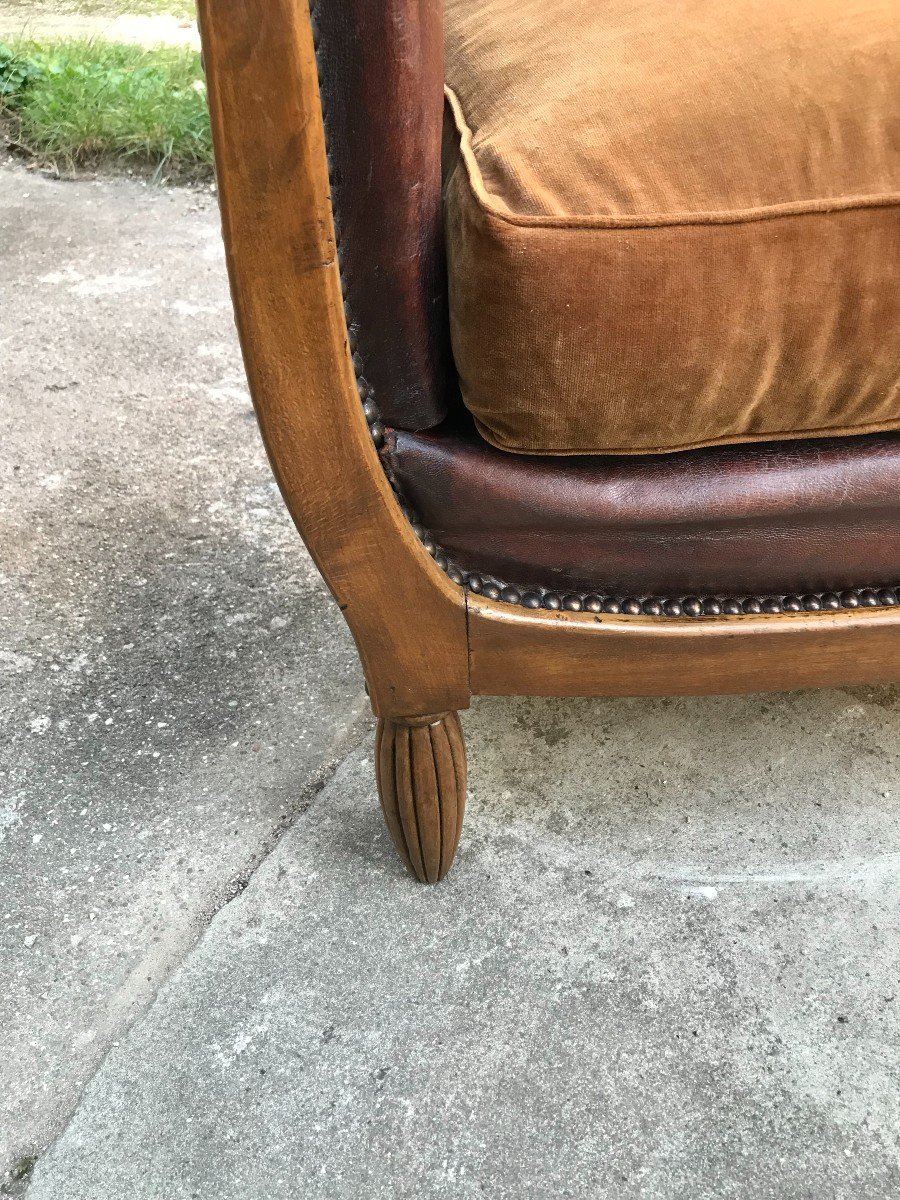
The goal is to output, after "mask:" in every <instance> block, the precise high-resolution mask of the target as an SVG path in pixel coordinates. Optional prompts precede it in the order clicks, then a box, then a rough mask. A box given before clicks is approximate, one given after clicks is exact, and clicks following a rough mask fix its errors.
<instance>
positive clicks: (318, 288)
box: [200, 0, 900, 882]
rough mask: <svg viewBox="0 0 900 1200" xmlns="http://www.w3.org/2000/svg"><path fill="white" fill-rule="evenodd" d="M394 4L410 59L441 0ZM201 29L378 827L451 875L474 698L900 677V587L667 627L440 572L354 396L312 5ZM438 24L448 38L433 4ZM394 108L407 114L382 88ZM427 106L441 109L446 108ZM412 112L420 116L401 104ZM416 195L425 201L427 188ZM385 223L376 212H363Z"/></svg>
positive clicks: (277, 411) (360, 391)
mask: <svg viewBox="0 0 900 1200" xmlns="http://www.w3.org/2000/svg"><path fill="white" fill-rule="evenodd" d="M398 6H399V7H401V8H403V10H404V12H405V16H406V19H407V21H408V23H409V24H408V28H409V29H412V31H413V33H412V34H411V35H410V37H411V44H412V46H413V50H412V51H411V52H409V53H411V54H412V60H413V62H415V54H416V53H419V52H420V50H421V40H420V41H418V42H417V40H416V36H415V23H416V21H418V20H421V19H422V17H421V14H422V12H424V11H426V10H435V9H437V3H436V0H434V2H430V0H395V4H394V7H398ZM351 7H356V8H359V7H360V4H359V3H357V4H356V5H355V6H353V5H351ZM362 7H363V8H365V3H362ZM200 17H201V30H202V34H203V45H204V59H205V66H206V72H207V78H208V87H209V101H210V111H211V115H212V124H213V133H214V139H215V149H216V162H217V171H218V181H219V192H220V203H221V211H222V225H223V232H224V238H225V246H226V251H227V259H228V268H229V273H230V279H231V286H232V293H233V298H234V306H235V312H236V318H237V324H238V329H239V333H240V339H241V345H242V348H243V353H244V359H245V363H246V368H247V375H248V379H249V385H250V390H251V393H252V396H253V401H254V404H255V406H256V410H257V413H258V417H259V424H260V428H261V430H262V436H263V438H264V441H265V445H266V449H267V451H268V454H269V458H270V460H271V463H272V467H273V470H274V473H275V476H276V478H277V480H278V484H279V486H280V488H281V491H282V494H283V496H284V499H285V502H286V504H287V506H288V508H289V510H290V513H291V516H292V517H293V519H294V521H295V523H296V525H297V528H298V530H299V531H300V534H301V535H302V537H303V540H304V541H305V543H306V545H307V547H308V548H309V551H310V553H311V554H312V556H313V559H314V560H315V562H316V565H317V567H318V568H319V570H320V571H321V573H322V575H323V576H324V578H325V580H326V582H327V584H328V586H329V588H330V590H331V592H332V593H333V595H334V597H335V599H336V600H337V602H338V604H339V606H340V609H341V611H342V613H343V614H344V617H345V619H346V621H347V624H348V625H349V627H350V629H351V631H352V633H353V636H354V638H355V640H356V644H357V646H358V649H359V654H360V659H361V661H362V666H363V670H364V672H365V677H366V681H367V685H368V691H369V695H370V697H371V702H372V708H373V710H374V712H375V714H376V716H377V717H378V731H377V753H376V765H377V775H378V786H379V792H380V795H381V800H382V805H383V808H384V812H385V817H386V820H387V824H388V827H389V829H390V832H391V835H392V837H393V839H394V841H395V843H396V845H397V848H398V850H399V851H400V853H401V854H402V856H403V857H404V859H405V861H406V862H407V864H408V865H409V866H410V867H411V869H412V870H413V871H414V872H415V874H416V875H417V876H418V877H419V878H420V879H422V880H425V881H428V882H435V881H436V880H438V879H440V878H442V877H443V875H444V874H445V873H446V871H447V870H448V869H449V866H450V865H451V863H452V860H453V856H454V854H455V852H456V847H457V843H458V840H459V833H460V829H461V824H462V814H463V807H464V801H465V786H466V784H465V775H466V771H465V751H464V746H463V740H462V734H461V731H460V726H459V721H458V717H457V715H456V714H457V712H458V710H460V709H463V708H466V707H468V704H469V698H470V696H471V695H473V694H490V695H553V696H596V695H659V694H684V693H715V692H743V691H764V690H772V689H791V688H804V687H816V686H826V685H830V684H837V683H840V684H854V683H863V682H887V681H892V680H896V679H898V678H900V609H898V608H897V607H896V606H895V595H894V594H893V593H891V595H890V596H882V598H881V601H879V599H878V598H877V597H876V598H875V599H874V602H872V601H871V600H870V599H869V598H868V597H867V596H866V595H865V594H864V593H862V592H861V593H860V596H861V597H862V598H861V599H859V597H857V599H856V602H855V605H856V606H854V607H849V608H848V607H842V608H840V609H838V610H836V611H830V610H828V608H827V607H824V608H823V607H820V609H819V611H784V608H785V607H787V608H788V609H790V607H791V605H790V604H787V605H786V606H785V605H783V604H781V605H779V604H776V605H774V607H776V608H779V607H780V608H781V609H782V611H776V612H765V611H762V612H750V613H747V614H743V613H742V614H741V615H737V614H733V613H729V612H728V611H725V612H722V611H721V606H715V607H717V608H719V611H718V612H716V613H715V614H713V615H701V616H698V618H697V619H690V620H688V619H672V618H671V617H668V616H666V615H665V613H662V614H661V615H659V616H653V615H644V614H643V613H642V612H639V613H638V614H635V615H632V614H630V613H629V612H623V611H621V606H619V605H616V604H612V605H607V606H606V607H607V608H613V609H616V608H619V609H620V611H618V612H616V611H604V607H603V605H602V604H601V605H596V604H595V605H591V604H586V603H583V602H582V601H583V598H582V600H578V599H577V598H576V599H575V600H574V601H572V606H573V607H575V608H578V607H580V608H581V609H582V611H568V610H567V608H566V607H565V606H564V605H563V604H562V603H560V602H559V601H557V602H556V603H555V604H554V606H553V607H541V608H538V609H529V608H527V607H524V606H523V605H522V604H521V603H518V602H516V601H519V600H520V599H521V597H519V596H518V595H517V594H513V595H510V596H507V597H506V600H504V599H503V598H501V597H500V595H499V593H498V589H497V588H496V587H493V588H487V589H484V588H481V590H480V594H479V591H478V590H477V581H475V582H474V583H473V580H474V577H472V579H470V578H468V577H466V576H464V574H463V572H462V571H460V570H459V569H458V568H456V567H454V566H453V564H447V563H446V561H445V560H444V558H443V556H442V554H441V552H440V549H439V548H438V547H436V546H435V545H434V542H433V540H432V539H431V538H430V536H429V535H428V533H427V531H425V530H423V529H421V528H420V527H418V526H416V525H415V524H414V523H413V521H412V520H411V516H412V514H411V513H410V511H409V509H408V507H407V506H406V504H405V503H404V500H403V497H402V496H399V495H398V494H397V493H396V492H395V490H394V488H393V487H392V481H391V480H390V479H389V478H388V477H387V475H386V472H385V470H384V468H383V466H382V463H381V461H380V459H379V455H378V446H379V444H380V441H381V439H382V438H383V436H384V434H383V427H382V425H381V420H380V417H379V413H378V409H377V406H375V405H373V404H372V403H370V402H369V397H367V395H366V389H365V388H364V387H363V388H361V387H360V370H359V362H358V356H357V355H356V354H355V351H354V349H353V343H354V336H353V331H352V327H351V328H348V325H349V324H350V322H349V317H348V313H349V309H348V308H347V307H346V306H345V295H344V291H346V286H345V282H344V280H343V278H342V276H343V271H342V259H343V247H341V248H340V249H339V244H338V238H337V235H336V221H335V213H334V211H333V206H332V193H333V180H330V177H329V156H328V154H327V152H326V134H325V125H324V123H323V108H322V98H321V92H320V78H319V69H318V64H317V45H316V43H315V40H314V25H315V20H314V17H315V14H313V18H311V15H310V11H309V9H308V8H307V7H306V4H305V2H304V0H200ZM434 19H435V18H434V14H433V13H432V15H431V16H429V17H428V20H429V21H433V20H434ZM436 19H437V21H438V25H437V29H438V31H440V15H439V12H438V15H437V18H436ZM417 47H418V49H417ZM430 53H432V54H433V53H434V46H433V45H432V46H431V50H430ZM401 67H402V64H401V66H400V67H398V66H397V64H396V63H395V62H394V60H393V59H391V60H390V61H388V62H387V63H386V64H385V63H382V64H381V69H382V70H383V71H386V72H388V74H390V73H391V72H393V75H392V78H393V79H394V80H395V81H396V79H397V78H401V77H402V78H401V82H402V83H403V87H406V88H407V89H408V88H409V87H410V86H415V85H416V79H417V76H416V73H415V71H413V72H412V75H411V76H410V74H409V72H408V71H407V74H406V76H403V72H402V70H401ZM410 80H411V81H412V83H410ZM439 82H441V81H439ZM385 95H386V97H387V99H386V103H387V102H389V101H390V102H391V103H394V104H397V103H398V102H399V100H398V92H397V88H396V87H394V88H393V90H392V87H391V84H390V80H389V81H388V84H387V85H386V88H385ZM432 101H433V104H434V105H438V106H439V104H440V98H439V96H438V97H432ZM404 102H405V103H406V104H409V103H411V102H412V100H411V97H410V96H409V94H408V91H407V94H406V96H405V101H404ZM398 119H399V117H398ZM351 151H352V147H351ZM401 167H402V168H403V169H404V170H408V171H410V172H415V171H416V170H417V169H418V167H417V164H416V163H415V162H413V163H411V164H406V165H405V166H404V165H403V164H402V163H401ZM435 178H437V180H438V183H437V187H438V189H439V164H438V163H433V164H429V179H430V180H432V181H433V180H434V179H435ZM405 184H406V190H407V191H409V190H410V189H412V190H413V192H414V191H415V188H416V187H417V179H416V178H415V177H414V176H412V177H410V178H408V179H407V180H406V181H405ZM438 197H439V190H438ZM378 217H379V212H378V209H377V206H374V210H373V211H372V212H371V213H370V214H369V218H370V220H371V221H373V222H375V221H377V220H378ZM422 253H423V254H426V253H428V250H427V247H426V248H424V249H423V251H422ZM442 568H443V569H442ZM464 583H466V584H467V586H463V584H464ZM485 592H487V593H489V594H485ZM492 597H493V598H492ZM509 600H512V601H513V602H507V601H509ZM848 603H850V604H854V600H853V598H852V597H851V598H850V599H849V600H848ZM869 603H872V607H868V606H867V605H868V604H869ZM592 607H593V608H599V610H600V611H585V609H590V608H592ZM732 607H735V606H734V605H732ZM755 607H757V608H759V607H760V606H759V605H756V606H755ZM794 607H797V606H794Z"/></svg>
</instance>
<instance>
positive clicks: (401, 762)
mask: <svg viewBox="0 0 900 1200" xmlns="http://www.w3.org/2000/svg"><path fill="white" fill-rule="evenodd" d="M375 770H376V774H377V778H378V794H379V796H380V798H381V807H382V810H383V812H384V819H385V822H386V824H387V827H388V830H389V831H390V835H391V838H392V839H393V842H394V845H395V846H396V847H397V850H398V851H399V853H400V857H401V858H402V859H403V861H404V862H405V863H406V865H407V867H408V868H409V869H410V871H412V872H413V874H414V875H415V876H416V878H417V879H419V880H421V882H422V883H437V882H439V880H441V879H443V878H444V876H445V875H446V874H447V872H448V871H449V870H450V867H451V866H452V864H453V859H454V857H455V855H456V849H457V846H458V845H459V838H460V834H461V833H462V823H463V815H464V813H465V806H466V750H465V743H464V742H463V735H462V728H461V726H460V723H459V717H458V715H457V714H456V713H455V712H451V713H445V714H439V715H435V716H431V717H422V718H420V719H419V720H418V721H415V722H413V723H408V722H405V721H392V720H385V719H382V720H380V721H379V722H378V726H377V729H376V731H375Z"/></svg>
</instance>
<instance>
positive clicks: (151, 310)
mask: <svg viewBox="0 0 900 1200" xmlns="http://www.w3.org/2000/svg"><path fill="white" fill-rule="evenodd" d="M0 294H2V297H3V303H2V308H0V356H2V372H0V391H2V398H0V408H2V428H3V432H2V441H0V479H2V483H0V546H2V554H0V590H2V596H3V602H2V604H0V723H2V729H3V733H2V739H0V978H2V988H0V1180H2V1178H3V1176H4V1172H6V1171H8V1170H10V1169H12V1168H14V1167H15V1166H16V1164H20V1165H21V1164H22V1163H23V1162H25V1161H26V1160H27V1158H28V1157H29V1156H32V1155H34V1154H39V1153H41V1152H42V1150H43V1149H44V1147H45V1146H46V1144H47V1142H48V1141H49V1140H51V1139H52V1138H53V1137H54V1136H55V1135H56V1134H57V1133H58V1132H59V1131H60V1129H61V1128H62V1127H63V1125H64V1124H65V1121H66V1120H67V1118H68V1115H69V1113H70V1112H71V1110H72V1108H73V1106H74V1105H75V1103H76V1102H77V1099H78V1096H79V1094H80V1092H81V1089H82V1087H83V1085H84V1084H85V1082H86V1081H87V1080H88V1079H89V1078H90V1076H91V1074H92V1073H93V1071H94V1070H95V1069H96V1066H97V1064H98V1063H99V1062H100V1061H101V1060H102V1058H103V1056H104V1055H105V1053H106V1052H107V1050H108V1049H109V1047H110V1046H111V1045H113V1044H114V1043H115V1042H116V1041H117V1039H118V1038H119V1037H120V1036H121V1035H122V1032H123V1030H125V1029H126V1028H127V1027H128V1025H129V1023H130V1022H131V1021H132V1020H133V1019H134V1017H135V1016H136V1015H137V1014H138V1013H140V1012H141V1011H142V1010H143V1008H144V1007H145V1006H146V1005H147V1004H148V1003H149V1001H150V1000H151V999H152V997H153V995H154V994H155V992H156V990H157V988H158V987H159V986H160V984H161V983H162V982H163V981H164V980H165V979H166V978H167V977H168V975H169V974H170V973H171V971H172V970H173V969H174V967H175V966H177V964H178V963H179V962H180V961H181V960H182V959H183V957H184V956H185V954H186V953H187V952H188V951H189V949H190V947H191V946H192V945H193V944H194V942H195V941H196V939H197V938H198V937H199V935H200V933H201V932H202V930H203V929H204V928H205V927H206V925H207V923H208V922H209V920H210V919H211V917H212V915H213V914H214V913H215V911H216V909H217V908H218V907H219V906H221V904H223V903H225V902H226V901H227V900H228V899H229V897H230V896H232V895H233V894H234V893H235V891H236V890H239V889H240V888H241V887H242V886H243V884H244V882H245V880H246V878H247V877H248V875H249V873H250V872H251V871H252V869H253V867H254V865H255V863H256V862H257V861H259V859H260V857H261V856H262V855H263V854H264V853H265V852H266V850H267V849H268V848H269V847H270V846H271V845H272V844H273V842H274V841H275V840H277V837H278V836H279V835H280V834H281V832H282V830H283V828H284V827H285V825H286V824H287V823H288V822H289V821H290V820H291V819H292V818H293V816H294V815H295V814H296V812H297V811H299V810H300V809H301V808H302V807H303V805H304V804H305V803H307V802H308V798H309V795H310V794H311V791H312V790H313V789H314V788H315V786H316V785H317V783H318V782H319V781H320V780H321V779H322V778H323V777H324V774H325V773H326V772H327V770H328V769H329V768H330V765H331V764H332V763H333V762H334V761H335V760H336V759H338V758H340V757H341V756H342V755H343V754H344V753H345V751H346V749H347V748H348V747H349V746H350V745H352V744H353V742H354V741H355V740H357V739H358V738H359V737H360V736H361V733H362V731H363V730H364V729H365V728H366V727H367V725H366V723H367V720H368V718H367V717H365V716H364V715H363V714H364V712H365V710H366V706H365V704H364V699H365V697H364V694H363V690H362V677H361V673H360V671H359V668H358V665H357V661H356V655H355V652H354V649H353V645H352V641H351V639H350V637H349V635H348V634H347V632H346V629H345V627H344V624H343V622H342V620H341V619H340V615H339V613H338V612H337V610H336V608H335V607H334V606H333V604H332V603H331V601H330V598H329V597H328V595H327V592H326V591H325V589H324V587H323V585H322V583H321V581H320V579H319V576H318V574H317V572H316V571H315V570H314V568H313V566H312V564H311V562H310V560H309V557H308V555H307V554H306V552H305V550H304V549H303V546H302V543H301V542H300V540H299V538H298V537H297V536H296V534H295V532H294V530H293V528H292V526H291V525H290V522H289V520H288V518H287V516H286V514H285V511H284V508H283V505H282V503H281V500H280V497H279V495H278V492H277V489H276V488H275V486H274V483H273V481H272V477H271V473H270V471H269V469H268V465H267V463H266V461H265V456H264V454H263V451H262V447H261V443H260V439H259V435H258V432H257V429H256V425H255V421H254V417H253V411H252V408H251V405H250V401H249V397H248V395H247V391H246V384H245V380H244V374H243V370H242V365H241V361H240V355H239V352H238V348H237V340H236V336H235V332H234V328H233V324H232V318H231V306H230V301H229V297H228V289H227V283H226V279H225V272H224V263H223V255H222V246H221V240H220V236H219V223H218V212H217V208H216V201H215V197H214V196H212V195H210V194H209V193H208V192H203V191H184V190H171V191H166V190H162V189H153V188H149V187H146V186H142V185H140V184H134V183H127V182H124V181H119V182H81V183H63V182H54V181H50V180H48V179H46V178H44V177H42V176H41V175H39V174H34V173H31V172H26V171H24V170H22V169H20V168H19V167H17V166H15V165H9V164H8V165H6V166H5V167H2V168H0Z"/></svg>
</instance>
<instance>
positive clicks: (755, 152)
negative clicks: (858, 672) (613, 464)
mask: <svg viewBox="0 0 900 1200" xmlns="http://www.w3.org/2000/svg"><path fill="white" fill-rule="evenodd" d="M445 29H446V34H445V39H446V64H447V65H446V78H447V97H448V109H449V112H450V114H451V117H452V131H451V136H450V139H449V147H448V149H449V153H448V155H447V165H446V168H445V204H444V209H445V221H446V233H447V247H448V263H449V280H450V308H451V333H452V339H453V347H454V354H455V358H456V362H457V367H458V370H459V375H460V383H461V389H462V393H463V398H464V400H465V403H466V404H467V406H468V407H469V409H470V410H471V412H472V413H473V414H474V416H475V418H476V421H477V424H478V427H479V429H480V431H481V433H482V434H483V435H484V436H485V438H487V439H488V440H489V441H491V442H492V443H494V445H496V446H498V447H500V448H502V449H506V450H512V451H518V452H523V453H530V454H535V453H541V454H576V453H577V454H585V453H587V454H601V453H602V454H607V453H641V452H654V453H656V452H666V451H673V450H682V449H688V448H693V447H699V446H707V445H712V444H716V443H724V442H749V441H757V440H775V439H779V440H784V439H789V438H800V437H821V436H831V435H838V434H840V435H846V434H852V433H863V432H874V431H879V430H889V429H896V428H900V286H898V283H900V9H898V3H897V0H728V2H727V3H723V2H722V0H604V2H603V3H598V2H597V0H553V2H552V3H549V4H548V3H547V0H446V10H445Z"/></svg>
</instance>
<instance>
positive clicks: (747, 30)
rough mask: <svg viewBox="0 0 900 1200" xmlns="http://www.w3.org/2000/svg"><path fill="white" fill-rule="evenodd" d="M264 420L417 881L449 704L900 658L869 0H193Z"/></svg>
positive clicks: (864, 676)
mask: <svg viewBox="0 0 900 1200" xmlns="http://www.w3.org/2000/svg"><path fill="white" fill-rule="evenodd" d="M200 15H201V30H202V36H203V46H204V58H205V64H206V71H207V76H208V87H209V99H210V109H211V114H212V122H213V131H214V137H215V146H216V160H217V170H218V179H219V191H220V200H221V210H222V223H223V231H224V237H225V245H226V250H227V256H228V264H229V271H230V277H231V284H232V292H233V297H234V305H235V311H236V316H237V323H238V328H239V332H240V337H241V343H242V347H243V352H244V359H245V363H246V368H247V374H248V378H249V383H250V388H251V392H252V395H253V399H254V402H255V405H256V409H257V412H258V416H259V423H260V427H261V430H262V434H263V438H264V440H265V444H266V447H267V450H268V453H269V457H270V459H271V463H272V467H273V470H274V472H275V475H276V477H277V479H278V483H279V485H280V487H281V490H282V493H283V495H284V498H285V501H286V503H287V505H288V508H289V509H290V512H291V514H292V516H293V519H294V521H295V522H296V524H297V527H298V529H299V531H300V533H301V535H302V536H303V538H304V540H305V542H306V544H307V546H308V547H309V550H310V552H311V554H312V556H313V558H314V559H315V561H316V564H317V565H318V567H319V569H320V570H321V572H322V574H323V576H324V578H325V580H326V581H327V583H328V586H329V588H330V589H331V592H332V593H333V595H334V597H335V599H336V600H337V602H338V604H339V605H340V608H341V611H342V612H343V614H344V617H345V619H346V621H347V623H348V625H349V627H350V629H351V630H352V632H353V635H354V637H355V640H356V643H357V646H358V648H359V654H360V658H361V661H362V666H363V669H364V672H365V677H366V681H367V685H368V690H369V695H370V697H371V702H372V707H373V710H374V712H375V714H376V716H377V717H378V726H377V733H376V741H377V745H376V771H377V778H378V789H379V793H380V796H381V802H382V805H383V809H384V814H385V818H386V820H387V824H388V827H389V829H390V832H391V835H392V837H393V840H394V842H395V844H396V846H397V849H398V850H399V852H400V854H401V855H402V856H403V858H404V860H405V861H406V863H407V865H408V866H409V867H410V868H411V870H412V871H413V872H414V873H415V874H416V875H417V876H418V877H419V878H420V879H422V880H425V881H428V882H435V881H437V880H438V879H440V878H442V877H443V876H444V874H445V873H446V871H447V870H448V869H449V867H450V865H451V863H452V861H453V857H454V854H455V852H456V848H457V844H458V841H459V836H460V831H461V827H462V818H463V808H464V801H465V794H466V757H465V748H464V743H463V735H462V731H461V727H460V723H459V718H458V715H457V714H458V711H459V710H460V709H464V708H466V707H467V706H468V704H469V698H470V696H471V695H473V694H493V695H497V694H502V695H524V694H535V695H555V696H592V695H655V694H667V693H711V692H712V693H714V692H738V691H762V690H767V689H789V688H805V687H816V686H827V685H831V684H838V683H840V684H858V683H863V682H883V681H893V680H897V679H898V678H900V609H898V599H900V592H898V589H897V584H898V582H900V433H898V430H900V300H898V297H900V287H898V282H900V145H898V141H897V126H896V122H897V114H898V111H900V91H898V86H900V23H898V22H897V20H896V15H897V11H896V3H895V0H876V3H874V4H873V3H862V2H861V0H763V2H762V3H760V2H759V0H753V2H751V0H734V3H729V4H721V3H715V2H714V0H709V2H708V3H705V4H704V3H700V4H686V3H680V2H675V3H673V2H672V0H644V2H643V3H639V4H634V3H633V2H631V0H629V2H627V3H626V2H625V0H613V2H612V3H610V4H597V3H596V0H554V2H553V3H549V4H548V3H547V0H519V3H517V4H511V3H509V0H446V4H445V5H444V6H443V8H442V5H441V0H313V3H312V5H311V8H310V7H307V4H306V0H201V2H200Z"/></svg>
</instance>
